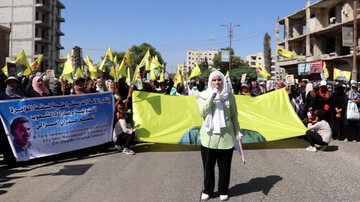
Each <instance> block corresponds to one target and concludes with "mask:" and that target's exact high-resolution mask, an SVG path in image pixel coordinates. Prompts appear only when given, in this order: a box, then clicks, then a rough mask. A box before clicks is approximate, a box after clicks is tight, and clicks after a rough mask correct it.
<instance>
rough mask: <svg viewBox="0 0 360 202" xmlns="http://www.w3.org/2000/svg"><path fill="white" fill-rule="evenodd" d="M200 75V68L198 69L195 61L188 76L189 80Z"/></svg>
mask: <svg viewBox="0 0 360 202" xmlns="http://www.w3.org/2000/svg"><path fill="white" fill-rule="evenodd" d="M200 74H201V71H200V67H199V64H198V62H197V61H195V67H194V69H193V70H191V74H190V76H189V79H191V78H193V77H195V76H198V75H200Z"/></svg>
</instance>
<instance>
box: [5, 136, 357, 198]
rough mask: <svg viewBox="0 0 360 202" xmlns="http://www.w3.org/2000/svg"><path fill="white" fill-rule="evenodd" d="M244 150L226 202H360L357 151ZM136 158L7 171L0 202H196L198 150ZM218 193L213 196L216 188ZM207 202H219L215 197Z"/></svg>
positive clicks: (38, 164) (154, 148)
mask: <svg viewBox="0 0 360 202" xmlns="http://www.w3.org/2000/svg"><path fill="white" fill-rule="evenodd" d="M244 146H245V149H246V150H245V155H246V160H247V162H246V165H243V164H242V161H241V158H240V155H238V154H237V153H234V158H233V164H232V176H231V182H230V193H229V195H230V200H229V201H359V198H360V192H359V190H358V187H359V183H360V177H359V173H360V161H359V153H360V143H352V142H348V143H345V142H339V141H333V142H332V143H331V147H330V148H329V151H327V152H316V153H313V152H308V151H306V150H305V147H307V146H308V145H307V143H306V142H305V141H304V140H303V139H301V138H293V139H289V140H283V141H275V142H268V143H261V144H248V145H244ZM133 149H134V150H135V151H136V152H137V153H136V155H135V156H130V155H125V154H122V153H118V152H117V151H116V150H114V149H112V148H111V149H110V150H109V151H108V152H105V153H93V154H89V153H90V152H89V150H81V151H77V152H71V153H67V154H65V155H61V156H55V157H48V158H43V159H37V160H33V161H30V162H27V163H23V164H21V165H20V167H16V168H11V169H7V168H6V167H5V166H4V165H3V164H1V165H0V177H1V180H0V201H181V202H182V201H198V200H199V196H200V193H201V189H202V183H201V181H202V167H201V159H200V152H199V148H198V147H191V146H181V145H165V144H141V145H137V146H135V147H134V148H133ZM215 189H216V188H215ZM214 197H215V198H212V199H210V201H220V200H219V197H218V194H217V193H215V196H214Z"/></svg>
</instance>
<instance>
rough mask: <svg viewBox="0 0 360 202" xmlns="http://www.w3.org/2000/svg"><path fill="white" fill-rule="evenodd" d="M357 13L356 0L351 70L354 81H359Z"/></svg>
mask: <svg viewBox="0 0 360 202" xmlns="http://www.w3.org/2000/svg"><path fill="white" fill-rule="evenodd" d="M357 14H358V10H357V0H354V20H353V37H354V38H353V68H352V71H351V79H352V80H354V81H357V74H358V71H357V65H356V54H357V50H356V46H357V44H356V42H357Z"/></svg>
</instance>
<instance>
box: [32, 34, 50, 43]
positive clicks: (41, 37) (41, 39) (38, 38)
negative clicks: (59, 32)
mask: <svg viewBox="0 0 360 202" xmlns="http://www.w3.org/2000/svg"><path fill="white" fill-rule="evenodd" d="M34 40H35V42H39V43H46V44H49V43H50V37H49V35H47V34H45V35H36V36H35V38H34Z"/></svg>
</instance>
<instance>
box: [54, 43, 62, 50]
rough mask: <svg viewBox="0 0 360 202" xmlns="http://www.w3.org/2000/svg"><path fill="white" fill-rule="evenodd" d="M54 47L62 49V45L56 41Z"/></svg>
mask: <svg viewBox="0 0 360 202" xmlns="http://www.w3.org/2000/svg"><path fill="white" fill-rule="evenodd" d="M55 47H56V48H57V49H64V46H62V45H61V44H60V43H56V44H55Z"/></svg>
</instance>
